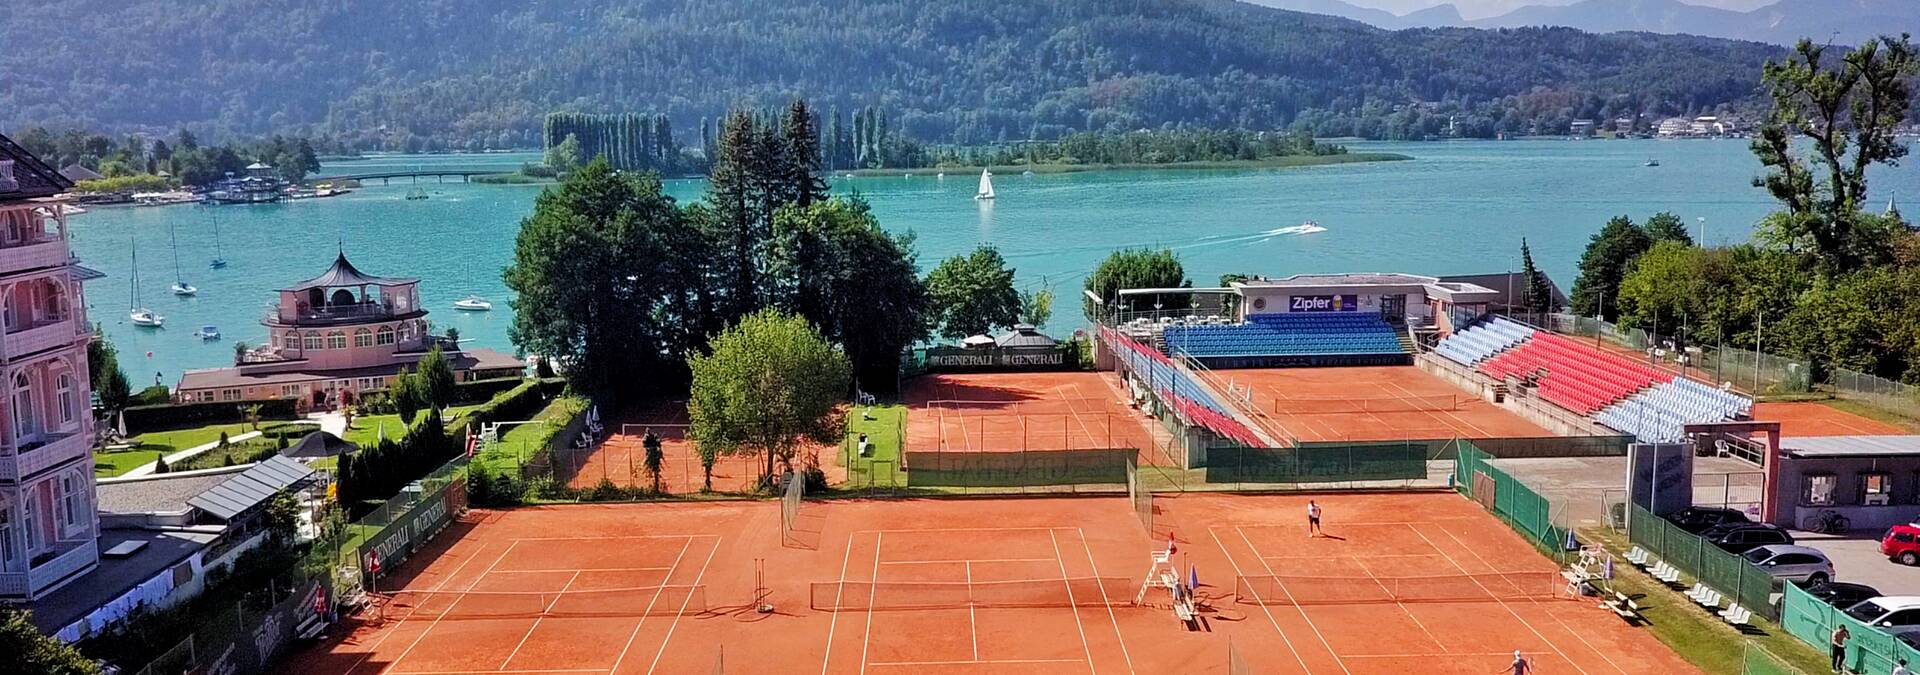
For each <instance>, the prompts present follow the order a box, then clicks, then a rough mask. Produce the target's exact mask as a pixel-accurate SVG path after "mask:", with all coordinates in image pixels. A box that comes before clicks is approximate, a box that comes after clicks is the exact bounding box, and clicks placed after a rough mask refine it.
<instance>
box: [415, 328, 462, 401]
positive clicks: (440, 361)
mask: <svg viewBox="0 0 1920 675" xmlns="http://www.w3.org/2000/svg"><path fill="white" fill-rule="evenodd" d="M419 372H420V375H419V377H420V393H421V395H422V397H423V398H424V399H425V402H426V404H427V407H428V408H430V409H432V410H433V412H434V413H435V414H438V413H439V412H440V411H442V410H445V409H447V407H448V406H451V405H453V396H454V392H455V390H456V389H458V383H459V380H458V379H457V378H455V377H454V374H453V365H452V364H449V363H447V355H446V354H443V353H441V351H440V345H434V346H433V348H431V349H428V350H427V355H426V356H423V357H420V371H419Z"/></svg>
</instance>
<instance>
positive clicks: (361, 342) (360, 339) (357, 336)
mask: <svg viewBox="0 0 1920 675" xmlns="http://www.w3.org/2000/svg"><path fill="white" fill-rule="evenodd" d="M353 346H355V347H372V346H373V332H372V331H369V330H367V329H365V328H362V329H360V330H356V331H354V332H353Z"/></svg>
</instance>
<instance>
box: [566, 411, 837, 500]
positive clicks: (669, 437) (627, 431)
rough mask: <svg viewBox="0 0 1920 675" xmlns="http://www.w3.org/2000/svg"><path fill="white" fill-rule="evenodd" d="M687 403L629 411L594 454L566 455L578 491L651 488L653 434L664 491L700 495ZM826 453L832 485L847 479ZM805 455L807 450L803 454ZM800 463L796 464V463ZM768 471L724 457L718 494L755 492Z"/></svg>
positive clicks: (760, 463)
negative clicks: (649, 439) (609, 485)
mask: <svg viewBox="0 0 1920 675" xmlns="http://www.w3.org/2000/svg"><path fill="white" fill-rule="evenodd" d="M688 422H689V420H688V418H687V407H686V402H685V401H670V402H664V403H655V404H651V405H647V406H642V407H640V408H637V409H634V410H628V411H626V412H624V413H622V414H621V415H619V416H618V418H617V419H609V424H608V425H607V438H606V440H605V441H604V442H602V443H599V444H597V445H596V446H594V448H593V449H592V450H591V451H574V452H569V453H565V454H566V456H567V459H568V460H569V461H571V462H573V463H574V464H575V465H576V469H575V471H574V473H573V478H572V480H570V481H568V484H569V485H570V486H572V487H575V488H579V489H583V490H590V489H593V487H594V486H596V485H599V484H600V481H601V480H602V479H609V480H612V481H613V483H614V484H615V485H619V486H622V487H642V486H650V485H651V483H650V482H649V480H648V478H647V474H646V469H645V467H646V457H647V450H646V443H645V439H646V436H647V434H649V433H651V434H653V435H655V436H657V437H659V438H660V451H661V454H662V455H663V459H664V461H662V462H661V468H660V483H661V487H662V488H663V489H664V490H665V491H666V492H667V493H669V494H692V493H696V492H699V491H700V489H701V487H702V486H703V484H704V477H703V473H702V471H701V468H700V454H699V452H697V451H696V450H695V448H694V442H693V439H692V438H689V437H688V436H687V431H688V429H689V424H688ZM814 451H815V452H819V453H821V455H820V456H821V469H822V470H823V471H826V472H827V479H828V480H829V481H837V480H844V479H845V476H844V475H841V474H844V472H845V471H846V469H845V468H844V467H837V466H834V463H833V458H832V452H833V451H834V450H833V448H830V447H825V448H815V449H814ZM803 452H804V450H803ZM797 461H798V459H796V462H797ZM765 471H766V459H765V458H764V457H725V456H723V457H720V458H719V459H718V461H715V462H714V464H713V489H714V490H715V491H718V492H751V491H753V490H754V488H755V487H757V486H756V482H757V481H758V480H759V478H760V474H761V473H763V472H765Z"/></svg>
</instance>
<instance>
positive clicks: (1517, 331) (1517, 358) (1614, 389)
mask: <svg viewBox="0 0 1920 675" xmlns="http://www.w3.org/2000/svg"><path fill="white" fill-rule="evenodd" d="M1433 352H1434V353H1435V354H1437V355H1439V356H1441V357H1443V358H1446V359H1447V360H1450V361H1453V362H1455V363H1458V364H1460V365H1463V366H1467V367H1469V368H1472V369H1475V370H1477V371H1478V372H1480V373H1481V374H1483V375H1485V376H1487V377H1489V378H1492V379H1493V380H1495V381H1500V382H1505V381H1509V380H1512V381H1517V382H1519V383H1521V384H1523V385H1525V386H1531V387H1535V388H1536V389H1537V391H1538V393H1539V396H1540V398H1542V399H1545V400H1546V401H1548V402H1550V403H1552V404H1554V405H1556V406H1559V407H1560V408H1564V409H1566V410H1568V411H1571V412H1573V413H1575V414H1578V415H1580V416H1582V417H1587V418H1590V419H1592V420H1593V421H1596V422H1599V423H1600V424H1604V425H1606V426H1608V427H1610V428H1613V429H1616V430H1619V431H1622V432H1625V433H1629V434H1633V435H1634V436H1635V437H1637V438H1639V439H1640V440H1641V441H1643V442H1673V441H1678V440H1681V439H1683V438H1684V437H1685V433H1684V428H1685V426H1686V425H1688V424H1704V423H1711V422H1723V421H1727V420H1732V419H1742V418H1745V417H1746V416H1747V415H1748V414H1749V413H1750V412H1751V411H1752V408H1753V401H1752V400H1751V399H1748V398H1746V397H1743V396H1739V395H1737V394H1733V393H1730V392H1726V391H1721V390H1719V389H1715V388H1713V387H1710V386H1708V385H1705V384H1702V383H1699V382H1695V381H1692V380H1688V379H1686V378H1677V377H1675V376H1674V375H1673V374H1671V373H1667V372H1664V371H1661V370H1658V369H1655V368H1653V367H1651V366H1647V365H1645V364H1642V363H1639V362H1637V361H1634V360H1633V359H1631V358H1628V357H1626V356H1622V355H1620V354H1616V353H1614V352H1611V351H1608V350H1604V349H1600V348H1597V347H1594V346H1592V345H1588V344H1586V343H1583V342H1580V341H1578V340H1574V339H1572V338H1568V337H1566V336H1562V335H1558V334H1554V333H1549V332H1546V331H1543V330H1537V329H1534V328H1531V327H1528V326H1525V325H1522V324H1520V323H1517V322H1514V321H1511V320H1508V319H1505V318H1501V317H1491V318H1488V319H1484V320H1481V321H1476V322H1474V323H1473V324H1471V325H1469V326H1467V327H1466V328H1464V329H1461V330H1459V331H1457V332H1455V333H1453V334H1452V335H1449V336H1447V337H1446V338H1445V339H1442V340H1441V341H1440V342H1439V344H1438V345H1436V346H1435V347H1434V350H1433Z"/></svg>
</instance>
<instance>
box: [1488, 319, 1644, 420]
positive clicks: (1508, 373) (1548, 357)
mask: <svg viewBox="0 0 1920 675" xmlns="http://www.w3.org/2000/svg"><path fill="white" fill-rule="evenodd" d="M1480 372H1483V373H1486V374H1487V375H1488V376H1489V377H1492V378H1494V379H1496V380H1504V379H1506V378H1508V377H1520V378H1528V377H1532V378H1535V379H1536V381H1537V382H1538V384H1539V388H1540V396H1541V397H1542V398H1545V399H1547V400H1548V401H1552V402H1553V403H1555V404H1557V405H1559V406H1560V407H1562V408H1566V409H1568V410H1571V411H1573V412H1576V413H1579V414H1581V415H1593V414H1594V413H1596V412H1599V411H1600V410H1601V409H1602V408H1606V407H1607V406H1610V405H1613V404H1614V403H1616V402H1618V401H1620V400H1621V399H1624V398H1626V397H1628V396H1631V395H1633V394H1634V392H1637V391H1639V390H1641V389H1645V388H1647V387H1649V386H1652V385H1654V384H1659V383H1664V382H1670V381H1672V380H1673V376H1672V375H1669V374H1667V373H1664V372H1661V371H1658V370H1655V369H1653V368H1650V367H1648V366H1646V365H1643V364H1639V363H1635V362H1633V361H1632V360H1629V359H1626V358H1624V357H1621V356H1618V355H1615V354H1612V353H1608V352H1605V351H1602V350H1599V349H1596V348H1594V347H1591V346H1589V345H1584V344H1580V343H1579V342H1576V341H1574V340H1571V339H1568V338H1566V337H1563V336H1560V335H1555V334H1553V333H1545V332H1540V333H1535V334H1534V336H1533V338H1532V339H1530V340H1528V341H1526V342H1524V343H1521V344H1520V346H1518V347H1514V348H1512V349H1510V350H1507V351H1506V352H1504V353H1502V354H1500V355H1498V356H1495V357H1493V358H1490V359H1487V360H1486V361H1484V362H1482V363H1481V364H1480Z"/></svg>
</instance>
